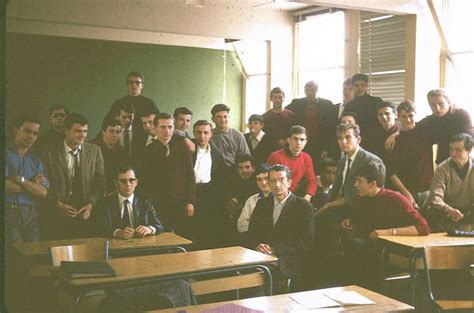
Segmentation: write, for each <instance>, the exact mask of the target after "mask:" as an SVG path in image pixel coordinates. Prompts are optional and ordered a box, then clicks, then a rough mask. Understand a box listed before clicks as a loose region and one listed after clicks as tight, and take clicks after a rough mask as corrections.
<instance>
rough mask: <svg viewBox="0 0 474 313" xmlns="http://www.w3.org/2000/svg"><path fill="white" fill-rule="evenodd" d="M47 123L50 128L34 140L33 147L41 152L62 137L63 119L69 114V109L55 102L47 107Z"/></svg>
mask: <svg viewBox="0 0 474 313" xmlns="http://www.w3.org/2000/svg"><path fill="white" fill-rule="evenodd" d="M48 113H49V124H50V125H51V128H50V129H49V130H47V131H46V132H45V133H42V134H41V135H40V136H39V137H38V140H37V141H36V144H35V146H34V147H33V149H34V150H35V151H38V154H39V155H40V156H41V154H42V153H43V152H45V151H47V150H48V149H49V148H50V147H51V146H52V145H55V144H56V143H57V142H58V141H62V140H63V137H64V121H65V119H66V117H67V115H68V114H69V110H68V109H67V108H66V107H65V106H64V105H61V104H55V105H52V106H50V107H49V108H48Z"/></svg>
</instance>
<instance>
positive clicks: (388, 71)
mask: <svg viewBox="0 0 474 313" xmlns="http://www.w3.org/2000/svg"><path fill="white" fill-rule="evenodd" d="M406 23H407V20H406V17H405V16H395V15H387V14H381V13H373V12H360V25H359V36H360V37H359V38H360V39H359V53H360V64H359V68H360V72H361V73H365V74H367V75H368V76H369V81H370V84H369V90H368V91H369V93H370V94H371V95H373V96H377V97H381V98H382V99H384V100H386V101H392V102H394V103H396V104H398V103H400V102H401V101H403V100H405V46H406Z"/></svg>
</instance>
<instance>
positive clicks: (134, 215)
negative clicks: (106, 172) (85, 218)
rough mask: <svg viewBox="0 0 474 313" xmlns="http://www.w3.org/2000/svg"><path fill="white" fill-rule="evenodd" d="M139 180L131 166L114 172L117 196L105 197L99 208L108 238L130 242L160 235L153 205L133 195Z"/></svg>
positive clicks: (114, 194) (158, 222) (160, 225)
mask: <svg viewBox="0 0 474 313" xmlns="http://www.w3.org/2000/svg"><path fill="white" fill-rule="evenodd" d="M137 185H138V179H137V178H136V175H135V170H134V169H133V167H131V166H125V167H122V168H120V169H119V170H118V171H117V176H116V179H115V187H116V189H117V192H114V193H113V194H111V195H110V196H108V197H106V198H105V199H104V200H103V201H102V203H101V204H100V206H99V210H100V214H101V221H102V223H103V226H105V229H104V231H105V235H106V236H107V237H116V238H122V239H130V238H132V237H145V236H147V235H157V234H159V233H161V232H163V225H162V224H161V222H160V220H159V219H158V217H157V216H156V212H155V209H154V208H153V205H152V204H151V203H150V202H148V201H147V200H145V199H143V198H141V197H139V196H138V195H136V194H135V188H137Z"/></svg>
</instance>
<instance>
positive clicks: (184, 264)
mask: <svg viewBox="0 0 474 313" xmlns="http://www.w3.org/2000/svg"><path fill="white" fill-rule="evenodd" d="M276 261H278V259H277V258H276V257H274V256H269V255H266V254H263V253H260V252H256V251H253V250H249V249H246V248H242V247H229V248H220V249H211V250H200V251H193V252H185V253H172V254H159V255H146V256H137V257H127V258H117V259H112V260H110V261H109V264H110V265H111V266H112V268H113V269H114V270H115V271H116V272H117V276H115V277H100V278H79V279H68V278H66V277H64V276H62V275H61V272H60V271H59V268H54V269H52V271H53V273H54V274H55V276H56V277H58V278H59V279H61V280H63V281H64V282H66V283H67V284H68V285H70V286H76V287H91V286H94V285H103V284H113V283H120V282H125V281H133V280H142V279H143V280H146V279H152V278H161V277H167V276H173V275H185V274H193V273H200V272H203V271H209V270H219V269H232V268H238V267H242V266H247V265H264V264H267V263H272V262H276Z"/></svg>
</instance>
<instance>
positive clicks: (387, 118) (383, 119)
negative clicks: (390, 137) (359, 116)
mask: <svg viewBox="0 0 474 313" xmlns="http://www.w3.org/2000/svg"><path fill="white" fill-rule="evenodd" d="M396 118H397V115H396V114H395V113H393V110H392V108H389V107H386V108H381V109H380V110H378V111H377V119H378V120H379V123H380V125H382V127H383V129H385V130H389V129H391V128H392V127H393V126H394V125H395V120H396Z"/></svg>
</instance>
